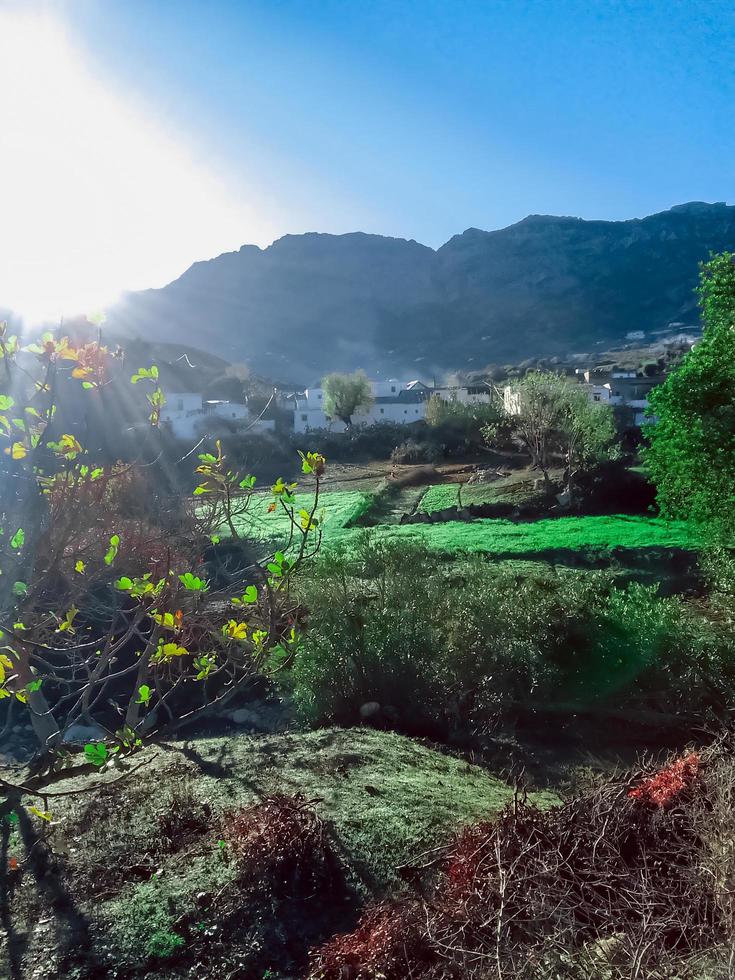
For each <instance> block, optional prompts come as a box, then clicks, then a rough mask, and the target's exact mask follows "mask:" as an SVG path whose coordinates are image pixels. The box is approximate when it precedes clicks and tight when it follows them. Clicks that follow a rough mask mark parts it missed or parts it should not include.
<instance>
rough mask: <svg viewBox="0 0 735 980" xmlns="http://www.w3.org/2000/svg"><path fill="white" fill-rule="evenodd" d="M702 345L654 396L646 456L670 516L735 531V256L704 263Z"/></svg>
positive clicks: (727, 534) (662, 504)
mask: <svg viewBox="0 0 735 980" xmlns="http://www.w3.org/2000/svg"><path fill="white" fill-rule="evenodd" d="M699 298H700V303H701V306H702V316H703V320H704V333H703V336H702V340H701V341H700V343H698V344H697V345H696V346H695V347H694V348H693V349H692V350H691V351H690V352H689V353H688V354H687V355H686V357H685V358H684V360H683V361H682V363H681V365H680V366H679V367H678V368H677V369H676V370H675V371H672V372H671V374H670V375H669V376H668V377H667V379H666V381H665V382H664V383H663V384H662V385H660V386H659V387H658V388H655V389H654V390H653V391H652V392H651V395H650V396H649V402H650V404H651V411H652V413H653V415H654V416H655V417H656V419H657V423H656V424H655V425H651V426H649V427H648V433H647V434H648V438H649V445H648V447H647V449H646V451H645V458H646V462H647V464H648V467H649V470H650V472H651V477H652V479H653V481H654V483H655V484H656V490H657V500H658V504H659V507H660V508H661V512H662V514H663V515H664V516H666V517H671V518H682V519H686V520H692V521H696V522H697V523H700V524H704V525H707V526H708V527H710V528H711V529H713V530H716V531H718V532H719V533H721V534H723V535H724V536H725V537H727V538H731V537H732V533H733V531H734V530H735V254H733V253H732V252H723V253H722V254H721V255H716V256H713V258H712V259H710V261H709V262H706V263H703V264H702V266H701V274H700V287H699Z"/></svg>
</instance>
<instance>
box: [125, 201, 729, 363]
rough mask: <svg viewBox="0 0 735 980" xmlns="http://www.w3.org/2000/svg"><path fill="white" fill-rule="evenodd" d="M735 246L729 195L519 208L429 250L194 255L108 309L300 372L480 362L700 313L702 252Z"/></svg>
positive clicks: (318, 241) (382, 246) (282, 243)
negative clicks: (596, 214)
mask: <svg viewBox="0 0 735 980" xmlns="http://www.w3.org/2000/svg"><path fill="white" fill-rule="evenodd" d="M724 249H735V206H730V205H727V204H725V203H724V202H718V203H715V204H707V203H706V202H698V201H691V202H687V203H685V204H681V205H675V206H674V207H672V208H670V209H669V210H666V211H662V212H658V213H656V214H653V215H648V216H646V217H643V218H630V219H626V220H624V221H605V220H602V219H592V220H588V219H583V218H575V217H573V216H557V215H528V216H527V217H525V218H523V219H521V220H520V221H518V222H515V223H514V224H512V225H509V226H508V227H506V228H501V229H496V230H494V231H484V230H483V229H479V228H468V229H465V231H463V232H461V233H460V234H457V235H454V236H452V237H451V238H450V239H448V241H447V242H445V243H444V244H443V245H441V246H440V247H439V248H437V249H432V248H431V247H430V246H427V245H423V244H421V243H420V242H417V241H415V240H414V239H403V238H397V237H388V236H383V235H376V234H371V233H367V232H360V231H357V232H347V233H345V234H341V235H331V234H328V233H324V232H308V233H306V234H303V235H293V234H291V235H284V236H283V237H282V238H279V239H277V240H276V241H275V242H273V243H272V244H271V245H269V246H267V247H266V248H260V247H258V246H255V245H243V246H242V247H241V248H240V249H238V250H237V251H232V252H225V253H222V254H221V255H219V256H216V257H214V258H211V259H206V260H202V261H200V262H195V263H193V264H192V265H191V266H190V267H189V268H188V269H187V270H185V271H184V272H183V273H182V275H181V276H179V277H178V278H177V279H175V280H173V281H172V282H171V283H169V284H168V285H167V286H164V287H161V288H159V289H152V290H144V291H141V292H138V293H128V294H126V296H125V297H124V298H123V300H122V301H121V303H120V304H118V306H117V307H113V309H112V310H111V311H110V316H109V325H110V327H111V328H113V329H115V330H117V331H118V332H123V333H127V334H128V335H132V336H136V335H137V336H146V337H151V338H152V339H155V340H160V341H167V342H175V341H182V340H186V341H187V342H189V343H196V342H197V339H196V336H197V334H201V335H202V336H201V337H200V338H199V342H201V341H202V338H204V339H206V343H207V345H208V346H210V345H211V349H216V350H217V351H218V353H221V354H222V356H224V357H227V358H228V359H230V360H238V361H246V362H248V363H249V364H250V365H251V366H252V367H253V368H254V369H255V370H257V371H259V372H262V373H264V374H270V375H277V376H279V377H284V378H292V379H293V380H294V381H298V380H299V379H301V378H303V377H306V376H311V375H312V374H314V373H319V372H326V371H328V370H354V369H355V368H358V367H362V368H364V369H365V370H367V371H369V372H370V373H371V374H378V375H380V374H385V373H397V372H399V371H406V370H411V371H413V372H416V373H418V372H419V371H423V372H426V371H428V370H431V371H435V370H452V369H477V368H480V367H482V366H484V365H485V364H487V363H489V362H494V363H498V362H500V363H503V362H507V361H513V360H522V359H524V358H527V357H536V356H546V355H552V354H564V353H568V352H569V351H570V350H576V351H584V350H589V349H592V348H593V347H594V346H595V345H598V344H602V343H615V342H619V341H621V340H623V339H624V337H625V334H626V333H628V332H630V331H633V330H644V331H651V330H656V329H662V328H664V327H665V326H666V324H667V323H669V322H674V321H684V322H689V323H694V322H696V320H697V316H698V314H697V305H696V297H695V294H694V288H695V286H696V282H697V272H698V269H697V266H698V262H699V261H701V260H703V259H706V258H707V256H708V254H709V253H710V252H711V251H722V250H724Z"/></svg>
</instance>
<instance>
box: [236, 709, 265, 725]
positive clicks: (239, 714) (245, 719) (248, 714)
mask: <svg viewBox="0 0 735 980" xmlns="http://www.w3.org/2000/svg"><path fill="white" fill-rule="evenodd" d="M230 721H231V722H233V723H234V724H235V725H252V726H253V727H255V728H259V727H260V717H259V715H257V714H256V713H255V712H254V711H251V710H250V709H249V708H238V709H237V710H236V711H232V712H231V713H230Z"/></svg>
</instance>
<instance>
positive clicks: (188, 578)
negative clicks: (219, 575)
mask: <svg viewBox="0 0 735 980" xmlns="http://www.w3.org/2000/svg"><path fill="white" fill-rule="evenodd" d="M179 582H181V584H182V585H183V586H184V588H185V589H188V590H189V592H206V591H207V589H208V588H209V586H208V585H207V583H206V581H205V580H204V579H202V578H199V576H198V575H193V574H192V573H191V572H184V574H183V575H179Z"/></svg>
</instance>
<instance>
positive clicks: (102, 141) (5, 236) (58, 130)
mask: <svg viewBox="0 0 735 980" xmlns="http://www.w3.org/2000/svg"><path fill="white" fill-rule="evenodd" d="M196 155H197V157H198V158H199V160H201V159H202V158H206V153H203V152H197V154H196ZM0 160H1V163H0V166H1V167H2V181H0V218H1V220H2V231H1V233H0V307H10V308H11V309H13V310H14V311H16V312H17V313H20V314H21V315H22V316H23V317H24V318H25V319H26V320H27V321H29V322H38V321H40V320H42V319H50V318H56V317H59V316H60V315H72V314H75V313H81V312H86V311H87V310H90V309H97V308H99V307H101V306H104V305H106V304H109V303H110V302H112V301H113V300H114V299H115V297H116V295H118V294H119V293H120V291H121V290H123V289H138V288H145V287H148V286H159V285H163V284H164V283H165V282H167V281H169V280H171V279H173V278H175V277H176V276H177V275H180V274H181V272H182V271H183V270H184V269H185V268H186V267H187V266H188V265H189V264H190V263H191V262H192V261H194V260H196V259H198V258H207V257H209V256H210V255H214V254H217V253H219V252H222V251H224V250H227V249H231V248H236V247H238V246H239V245H240V244H242V242H244V241H252V240H253V239H256V240H257V239H258V237H259V236H258V222H257V220H256V217H255V216H254V215H253V214H252V213H251V212H250V209H249V208H248V207H247V206H246V205H245V204H244V203H243V202H241V201H239V200H237V198H236V199H235V200H234V201H233V200H232V195H230V194H228V193H227V192H226V191H225V189H224V187H223V186H222V184H221V183H220V182H218V181H217V179H216V177H215V175H214V174H213V173H211V172H209V169H208V168H207V167H205V166H204V165H202V164H201V163H199V162H198V161H197V160H195V159H194V154H193V153H192V151H191V150H190V149H188V148H186V147H185V146H184V145H183V144H182V143H180V141H178V140H175V139H172V138H171V136H170V135H169V134H167V133H166V132H164V131H163V129H162V127H161V126H160V125H159V123H158V122H157V121H156V119H155V118H152V117H151V116H149V115H148V114H147V113H146V112H144V111H141V109H140V108H138V107H136V106H134V105H131V104H129V103H128V102H127V101H126V100H125V99H123V98H122V97H121V96H120V95H119V94H117V93H115V92H113V91H112V90H111V89H110V88H109V87H107V86H106V85H105V84H104V83H102V82H100V80H99V79H98V78H97V76H96V74H94V73H93V72H92V71H91V69H90V68H89V67H88V66H87V65H86V64H85V61H84V56H83V54H82V53H81V52H80V51H79V50H77V49H76V48H75V46H74V45H73V43H72V42H71V40H70V39H69V37H68V36H67V34H66V32H65V30H64V29H63V27H62V26H61V25H60V24H59V23H58V22H57V21H56V20H54V19H52V18H50V17H46V16H39V15H34V16H29V15H27V14H23V13H17V12H7V11H6V12H2V11H0Z"/></svg>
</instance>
